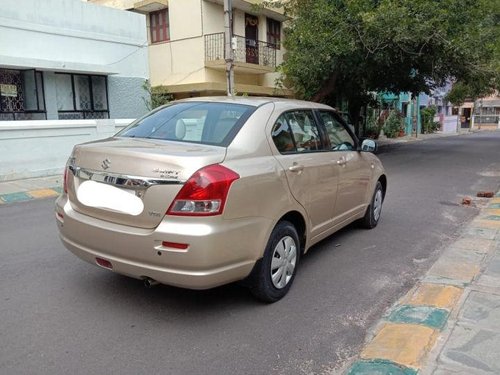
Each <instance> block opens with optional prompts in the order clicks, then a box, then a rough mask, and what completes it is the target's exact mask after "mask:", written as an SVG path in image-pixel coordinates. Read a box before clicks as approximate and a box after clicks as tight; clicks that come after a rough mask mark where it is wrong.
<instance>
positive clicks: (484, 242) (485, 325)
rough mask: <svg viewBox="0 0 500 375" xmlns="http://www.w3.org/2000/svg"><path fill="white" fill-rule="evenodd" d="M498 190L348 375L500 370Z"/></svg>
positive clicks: (380, 328) (404, 300)
mask: <svg viewBox="0 0 500 375" xmlns="http://www.w3.org/2000/svg"><path fill="white" fill-rule="evenodd" d="M498 348H500V193H497V194H496V197H495V198H493V199H490V200H488V205H487V207H486V208H484V209H483V210H482V212H481V214H480V215H479V216H478V217H477V218H476V219H475V220H474V221H472V222H471V223H470V224H469V225H468V226H467V227H466V228H465V229H464V231H463V233H462V236H461V238H459V239H458V240H457V241H456V242H455V243H454V244H452V245H451V246H450V247H449V248H448V249H446V250H445V251H444V253H443V254H442V255H441V256H440V257H439V259H438V260H437V261H436V263H435V264H434V265H433V266H432V267H431V269H430V270H429V271H428V272H427V274H426V275H425V276H424V277H423V279H422V280H421V281H420V282H419V283H418V284H417V285H416V286H415V287H414V288H413V289H412V290H411V291H410V292H409V293H407V295H406V296H404V297H403V298H402V299H400V301H398V302H397V303H396V304H395V305H394V306H392V308H391V309H390V310H389V311H388V312H387V313H386V314H385V316H384V317H383V318H382V320H381V321H380V322H379V323H378V324H377V326H376V327H375V328H374V329H373V332H372V335H371V337H370V338H369V340H368V341H367V343H366V345H365V347H364V348H363V350H362V352H361V355H360V358H359V360H357V361H356V362H354V363H353V364H352V365H351V366H350V368H349V369H348V370H347V371H346V373H347V374H348V375H354V374H359V375H365V374H370V375H377V374H378V375H389V374H391V375H398V374H401V375H404V374H405V375H412V374H413V375H414V374H434V375H444V374H457V375H458V374H461V375H465V374H468V375H469V374H500V350H499V349H498Z"/></svg>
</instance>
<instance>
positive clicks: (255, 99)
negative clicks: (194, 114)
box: [175, 96, 333, 110]
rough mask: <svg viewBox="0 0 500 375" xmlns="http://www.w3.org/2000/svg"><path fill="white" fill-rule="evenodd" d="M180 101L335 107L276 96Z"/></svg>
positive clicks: (186, 100)
mask: <svg viewBox="0 0 500 375" xmlns="http://www.w3.org/2000/svg"><path fill="white" fill-rule="evenodd" d="M175 102H176V103H178V102H214V103H234V104H243V105H250V106H253V107H259V106H261V105H264V104H268V103H274V104H275V105H278V106H279V105H280V104H281V105H284V106H286V107H289V106H296V107H298V108H321V109H330V110H331V109H333V108H332V107H330V106H327V105H325V104H321V103H314V102H308V101H305V100H297V99H287V98H276V97H259V96H205V97H197V98H187V99H180V100H176V101H175Z"/></svg>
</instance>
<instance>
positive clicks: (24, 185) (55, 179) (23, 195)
mask: <svg viewBox="0 0 500 375" xmlns="http://www.w3.org/2000/svg"><path fill="white" fill-rule="evenodd" d="M61 192H62V175H61V176H50V177H41V178H32V179H26V180H16V181H7V182H0V205H2V204H7V203H15V202H22V201H27V200H32V199H38V198H50V197H56V196H58V195H59V194H61Z"/></svg>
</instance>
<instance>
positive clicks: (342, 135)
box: [320, 111, 356, 151]
mask: <svg viewBox="0 0 500 375" xmlns="http://www.w3.org/2000/svg"><path fill="white" fill-rule="evenodd" d="M320 116H321V119H322V120H323V124H324V126H325V129H326V134H327V135H328V140H329V141H330V149H331V150H332V151H352V150H354V149H355V148H356V147H355V142H354V139H353V138H352V137H351V135H350V134H349V132H348V131H347V129H346V128H345V127H344V126H343V125H342V123H341V122H340V121H339V120H338V119H336V118H335V115H334V114H333V113H331V112H328V111H320Z"/></svg>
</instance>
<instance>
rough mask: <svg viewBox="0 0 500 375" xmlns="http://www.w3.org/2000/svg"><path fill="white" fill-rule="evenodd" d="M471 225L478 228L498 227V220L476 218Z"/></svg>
mask: <svg viewBox="0 0 500 375" xmlns="http://www.w3.org/2000/svg"><path fill="white" fill-rule="evenodd" d="M471 225H472V226H473V227H474V228H480V229H500V221H497V220H486V219H477V220H474V221H473V222H472V224H471Z"/></svg>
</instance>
